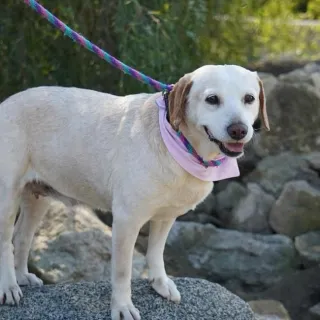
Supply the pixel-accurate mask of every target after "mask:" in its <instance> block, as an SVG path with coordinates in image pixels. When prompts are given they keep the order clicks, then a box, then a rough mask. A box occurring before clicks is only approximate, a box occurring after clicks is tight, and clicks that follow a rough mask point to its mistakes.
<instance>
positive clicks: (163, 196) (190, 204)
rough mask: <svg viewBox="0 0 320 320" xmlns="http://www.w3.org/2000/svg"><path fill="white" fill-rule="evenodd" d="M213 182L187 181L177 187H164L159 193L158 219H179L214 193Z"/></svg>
mask: <svg viewBox="0 0 320 320" xmlns="http://www.w3.org/2000/svg"><path fill="white" fill-rule="evenodd" d="M212 188H213V183H212V182H203V181H199V180H197V179H187V180H186V181H185V182H184V183H183V184H179V185H177V186H175V187H173V186H164V187H163V188H162V190H160V192H159V200H160V201H161V203H160V202H159V203H158V205H159V206H158V210H156V211H157V213H156V217H157V218H159V219H162V218H164V217H174V218H175V217H177V216H180V215H183V214H185V213H186V212H187V211H189V210H193V209H195V207H196V206H197V205H198V204H199V203H201V202H202V201H203V200H204V199H205V198H206V197H207V196H208V194H209V193H210V192H211V191H212Z"/></svg>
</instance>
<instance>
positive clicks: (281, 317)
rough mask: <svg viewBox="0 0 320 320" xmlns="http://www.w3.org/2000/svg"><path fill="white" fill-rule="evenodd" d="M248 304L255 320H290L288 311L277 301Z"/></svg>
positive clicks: (256, 301) (258, 301)
mask: <svg viewBox="0 0 320 320" xmlns="http://www.w3.org/2000/svg"><path fill="white" fill-rule="evenodd" d="M248 303H249V306H250V307H251V309H252V311H253V312H254V313H255V316H256V320H290V316H289V314H288V311H287V310H286V308H285V307H284V305H283V304H282V303H281V302H279V301H276V300H254V301H249V302H248Z"/></svg>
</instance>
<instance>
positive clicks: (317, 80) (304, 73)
mask: <svg viewBox="0 0 320 320" xmlns="http://www.w3.org/2000/svg"><path fill="white" fill-rule="evenodd" d="M279 80H280V81H283V82H286V83H306V84H311V85H312V86H314V87H316V88H319V89H320V64H318V63H308V64H306V65H305V66H304V67H303V68H299V69H295V70H292V71H291V72H288V73H284V74H281V75H279Z"/></svg>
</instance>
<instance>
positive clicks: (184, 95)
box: [169, 74, 192, 130]
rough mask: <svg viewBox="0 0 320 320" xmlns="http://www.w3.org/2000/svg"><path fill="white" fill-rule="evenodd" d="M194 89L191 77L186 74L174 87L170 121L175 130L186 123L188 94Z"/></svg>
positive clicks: (170, 103)
mask: <svg viewBox="0 0 320 320" xmlns="http://www.w3.org/2000/svg"><path fill="white" fill-rule="evenodd" d="M191 87H192V81H191V75H190V74H186V75H185V76H183V77H182V78H180V80H179V81H178V82H177V83H176V84H175V85H174V87H173V89H172V91H171V92H170V94H169V119H170V123H171V125H172V127H173V128H174V129H175V130H178V129H179V126H180V124H181V123H182V122H184V121H185V112H186V105H187V99H188V94H189V92H190V89H191Z"/></svg>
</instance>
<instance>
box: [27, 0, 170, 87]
mask: <svg viewBox="0 0 320 320" xmlns="http://www.w3.org/2000/svg"><path fill="white" fill-rule="evenodd" d="M24 2H25V3H26V4H27V5H29V6H30V7H31V8H32V9H33V10H35V11H36V12H37V13H39V14H40V15H41V16H42V17H44V18H45V19H47V20H48V21H49V22H50V23H51V24H52V25H53V26H55V27H56V28H57V29H59V30H60V31H62V32H63V33H64V35H66V36H68V37H69V38H71V39H72V40H73V41H75V42H77V43H78V44H80V45H81V46H83V47H85V48H86V49H88V50H90V51H92V52H94V53H95V54H97V55H98V56H99V57H100V58H101V59H103V60H105V61H107V62H108V63H110V64H111V65H112V66H114V67H115V68H117V69H119V70H121V71H122V72H124V73H126V74H128V75H130V76H131V77H133V78H135V79H137V80H139V81H141V82H143V83H145V84H148V85H150V86H152V87H154V88H155V89H156V90H158V91H164V90H165V91H171V90H172V88H173V85H171V84H165V83H162V82H159V81H157V80H154V79H152V78H150V77H148V76H146V75H145V74H143V73H141V72H139V71H137V70H136V69H133V68H131V67H129V66H128V65H126V64H124V63H123V62H121V61H119V60H118V59H116V58H115V57H113V56H111V55H110V54H109V53H107V52H105V51H104V50H102V49H100V48H99V47H98V46H96V45H95V44H93V43H92V42H90V41H89V40H87V39H86V38H85V37H83V36H82V35H80V34H79V33H77V32H75V31H74V30H72V29H71V28H69V27H68V26H67V25H66V24H65V23H63V22H62V21H61V20H59V19H58V18H57V17H55V16H54V15H53V14H52V13H51V12H49V11H48V10H47V9H45V8H44V7H43V6H41V5H40V4H39V3H38V2H37V1H35V0H24Z"/></svg>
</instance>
